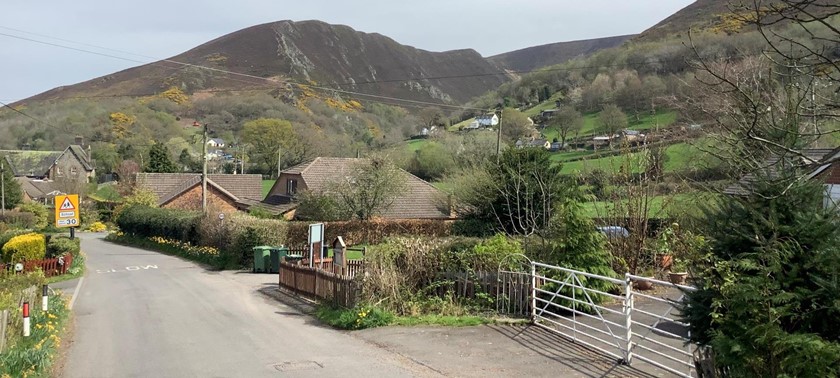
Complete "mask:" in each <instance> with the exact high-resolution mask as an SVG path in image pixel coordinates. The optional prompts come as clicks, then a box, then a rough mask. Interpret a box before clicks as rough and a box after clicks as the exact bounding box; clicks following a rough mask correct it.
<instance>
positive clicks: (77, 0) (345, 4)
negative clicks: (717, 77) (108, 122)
mask: <svg viewBox="0 0 840 378" xmlns="http://www.w3.org/2000/svg"><path fill="white" fill-rule="evenodd" d="M692 2H693V0H586V1H580V0H516V1H514V0H421V1H411V0H404V1H399V0H356V1H337V0H333V1H327V0H303V1H286V0H239V1H218V0H203V1H197V0H144V1H130V2H124V1H102V0H96V1H94V0H74V1H67V0H38V1H31V0H5V1H4V3H6V4H4V5H5V7H3V8H4V9H3V11H2V12H0V101H2V102H5V103H11V102H14V101H17V100H21V99H24V98H27V97H29V96H33V95H36V94H38V93H41V92H44V91H47V90H49V89H52V88H55V87H58V86H62V85H72V84H75V83H78V82H82V81H86V80H90V79H93V78H96V77H99V76H103V75H107V74H110V73H113V72H117V71H120V70H123V69H126V68H130V67H134V66H137V65H140V64H142V63H148V62H152V61H156V60H160V59H164V58H168V57H171V56H174V55H177V54H179V53H181V52H184V51H186V50H189V49H191V48H193V47H196V46H198V45H200V44H202V43H204V42H207V41H210V40H212V39H214V38H217V37H220V36H222V35H225V34H228V33H231V32H234V31H237V30H240V29H244V28H246V27H249V26H253V25H257V24H262V23H267V22H273V21H280V20H294V21H301V20H321V21H325V22H328V23H332V24H343V25H348V26H350V27H352V28H354V29H356V30H359V31H364V32H368V33H374V32H375V33H380V34H383V35H386V36H388V37H390V38H393V39H394V40H396V41H397V42H399V43H402V44H405V45H410V46H414V47H417V48H420V49H424V50H429V51H447V50H454V49H464V48H472V49H475V50H477V51H478V52H479V53H481V54H482V55H483V56H485V57H486V56H492V55H495V54H499V53H503V52H508V51H513V50H517V49H521V48H526V47H531V46H538V45H542V44H547V43H554V42H564V41H574V40H580V39H590V38H600V37H609V36H617V35H624V34H635V33H639V32H642V31H644V30H645V29H647V28H649V27H651V26H653V25H655V24H656V23H658V22H659V21H661V20H663V19H665V18H666V17H668V16H669V15H671V14H673V13H675V12H676V11H678V10H679V9H681V8H683V7H685V6H687V5H688V4H690V3H692ZM36 41H40V42H46V43H49V44H44V43H39V42H36ZM56 45H59V46H64V47H72V48H75V49H81V50H87V51H91V52H95V53H97V54H98V55H97V54H93V53H88V52H81V51H76V50H70V49H67V48H64V47H59V46H56ZM102 48H106V49H102ZM115 50H117V51H115ZM114 56H116V57H119V58H121V59H118V58H114Z"/></svg>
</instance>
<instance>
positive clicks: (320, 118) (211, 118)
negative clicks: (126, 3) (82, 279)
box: [0, 89, 419, 174]
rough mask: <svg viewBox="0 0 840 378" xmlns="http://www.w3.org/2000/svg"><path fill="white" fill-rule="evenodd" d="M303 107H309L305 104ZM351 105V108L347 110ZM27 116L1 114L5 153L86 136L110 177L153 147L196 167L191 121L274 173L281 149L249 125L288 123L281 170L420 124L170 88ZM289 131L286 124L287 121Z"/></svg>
mask: <svg viewBox="0 0 840 378" xmlns="http://www.w3.org/2000/svg"><path fill="white" fill-rule="evenodd" d="M302 104H305V106H304V105H302ZM347 104H351V105H352V106H351V105H347ZM17 109H18V110H20V111H21V112H24V113H25V114H27V115H29V116H31V118H29V117H25V116H23V115H21V114H20V113H17V112H14V111H12V110H10V109H5V110H2V111H0V148H2V149H30V150H60V149H63V148H66V147H67V145H69V144H71V143H73V142H74V139H75V137H76V136H82V137H84V139H85V143H89V144H90V145H91V152H92V157H93V158H94V159H96V163H97V170H98V171H99V172H103V173H104V172H112V171H115V170H116V169H117V167H118V166H119V164H120V163H121V162H122V161H125V160H131V161H134V162H137V163H138V164H139V165H140V166H141V169H142V168H143V167H145V165H146V164H147V163H148V160H149V150H150V149H151V147H152V146H153V145H154V144H157V143H160V144H163V145H164V146H166V148H167V150H168V151H169V153H170V157H171V158H172V160H173V161H177V162H179V163H181V164H180V166H179V168H186V169H195V164H190V161H193V162H195V161H198V160H200V154H201V129H200V128H197V127H191V125H192V120H198V122H199V123H201V124H207V125H208V129H209V132H210V137H215V138H221V139H223V140H224V141H225V142H226V144H228V146H229V147H228V152H229V153H232V155H234V156H235V157H237V158H240V157H242V156H244V157H245V160H246V165H247V169H248V172H251V173H263V174H271V173H272V172H276V170H277V164H278V159H277V155H278V151H277V148H272V149H271V150H272V151H271V154H272V157H271V158H269V157H267V156H258V155H259V154H260V153H262V152H266V151H254V150H250V151H249V148H248V147H251V146H249V143H248V142H249V141H248V140H247V139H248V137H247V136H246V135H245V129H246V125H248V124H249V122H250V123H253V122H255V121H257V120H272V121H273V122H288V125H289V127H288V130H285V134H284V135H283V138H285V139H284V143H283V145H282V146H281V145H280V144H277V145H276V146H274V147H278V148H279V147H289V146H293V147H294V148H285V151H284V153H283V156H282V159H280V162H279V164H281V165H282V167H281V168H283V167H285V166H290V165H293V164H296V163H299V162H301V161H303V160H305V159H307V158H309V157H312V156H315V155H327V156H355V155H356V154H357V153H358V152H365V151H367V150H370V149H378V148H381V147H383V146H386V145H389V144H393V143H396V142H399V141H402V140H404V139H406V138H407V137H408V136H410V135H413V134H416V133H417V132H418V131H419V130H417V129H418V127H417V125H418V124H419V122H418V121H417V119H416V117H415V116H413V115H412V114H410V113H409V112H408V111H406V110H404V109H402V108H399V107H396V106H390V105H382V104H378V103H369V104H365V105H364V106H362V105H361V104H359V103H357V102H354V101H346V102H345V101H343V100H340V99H333V98H323V97H308V98H307V99H306V100H305V102H293V103H289V102H288V101H287V99H285V98H282V97H281V96H274V95H272V94H269V93H260V92H255V91H252V92H235V93H234V92H231V93H224V94H219V93H217V94H214V95H194V96H192V97H190V96H188V95H186V94H184V93H183V92H181V91H180V90H178V89H170V90H168V91H165V92H163V93H161V94H160V95H157V96H151V97H143V98H129V97H125V98H77V99H71V100H62V101H54V102H45V103H37V104H32V105H25V106H19V107H18V108H17ZM284 125H285V123H284Z"/></svg>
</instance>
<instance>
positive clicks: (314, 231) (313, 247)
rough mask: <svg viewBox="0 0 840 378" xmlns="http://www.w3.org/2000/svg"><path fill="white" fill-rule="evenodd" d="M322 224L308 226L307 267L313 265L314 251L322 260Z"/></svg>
mask: <svg viewBox="0 0 840 378" xmlns="http://www.w3.org/2000/svg"><path fill="white" fill-rule="evenodd" d="M323 247H324V224H323V223H315V224H310V225H309V267H310V268H311V267H313V266H314V265H315V251H318V252H317V253H318V256H319V257H320V258H321V260H323V259H324V251H323Z"/></svg>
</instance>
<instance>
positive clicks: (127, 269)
mask: <svg viewBox="0 0 840 378" xmlns="http://www.w3.org/2000/svg"><path fill="white" fill-rule="evenodd" d="M157 268H158V266H157V265H142V266H137V265H133V266H127V267H125V269H105V270H101V269H97V270H96V273H99V274H103V273H122V272H136V271H138V270H149V269H157Z"/></svg>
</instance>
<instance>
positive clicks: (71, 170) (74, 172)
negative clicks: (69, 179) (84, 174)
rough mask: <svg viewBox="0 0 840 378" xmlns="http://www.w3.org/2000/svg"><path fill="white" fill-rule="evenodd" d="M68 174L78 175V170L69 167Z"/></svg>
mask: <svg viewBox="0 0 840 378" xmlns="http://www.w3.org/2000/svg"><path fill="white" fill-rule="evenodd" d="M70 174H72V175H77V174H79V169H78V168H76V167H70Z"/></svg>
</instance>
